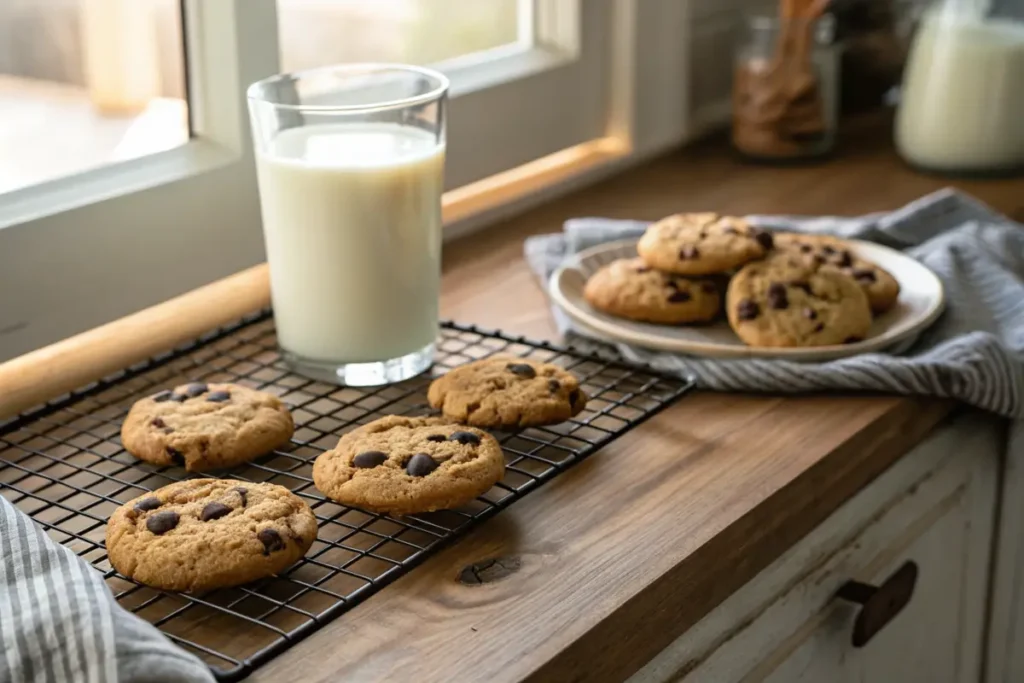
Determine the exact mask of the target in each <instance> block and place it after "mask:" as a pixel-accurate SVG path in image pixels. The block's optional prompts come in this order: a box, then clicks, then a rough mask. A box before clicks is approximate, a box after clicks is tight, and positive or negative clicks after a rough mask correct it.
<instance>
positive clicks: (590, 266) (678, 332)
mask: <svg viewBox="0 0 1024 683" xmlns="http://www.w3.org/2000/svg"><path fill="white" fill-rule="evenodd" d="M850 251H852V252H853V254H854V255H855V256H859V257H861V258H863V259H865V260H868V261H871V262H873V263H875V264H877V265H879V266H881V267H882V268H884V269H885V270H887V271H889V272H890V273H892V276H893V277H894V278H896V280H897V281H898V282H899V283H900V298H899V301H898V302H897V303H896V305H895V306H894V307H893V308H892V310H890V311H888V312H887V313H885V314H884V315H881V316H879V317H877V318H875V321H874V324H872V326H871V331H870V333H869V335H868V338H867V339H865V340H864V341H862V342H857V343H855V344H843V345H841V346H817V347H810V348H784V349H777V348H755V347H751V346H747V345H746V344H744V343H743V342H742V341H740V339H739V337H737V336H736V335H735V334H734V333H733V331H732V330H731V329H730V328H729V324H728V323H727V322H725V321H724V320H723V321H721V322H718V323H714V324H711V325H700V326H698V325H694V326H671V325H653V324H650V323H639V322H634V321H632V320H625V319H623V318H616V317H615V316H611V315H608V314H607V313H602V312H600V311H597V310H595V309H593V308H591V307H590V305H589V304H588V303H587V302H586V300H585V299H584V298H583V286H584V284H585V283H586V281H587V278H588V277H590V276H591V275H592V274H593V273H594V272H595V271H596V270H597V269H598V268H600V267H601V266H603V265H604V264H606V263H609V262H611V261H614V260H615V259H620V258H632V257H634V256H636V240H626V241H621V242H610V243H608V244H602V245H599V246H596V247H593V248H591V249H588V250H586V251H583V252H580V253H579V254H577V255H576V257H575V258H573V259H572V260H571V261H568V262H567V263H565V264H564V265H563V266H562V267H561V268H559V269H558V270H557V271H555V273H554V274H553V275H552V276H551V281H550V283H549V289H550V292H551V297H552V298H553V299H554V300H555V303H557V304H558V306H559V307H561V308H562V310H564V311H565V312H566V313H567V314H568V315H569V316H570V317H571V318H573V320H575V321H576V322H577V323H579V324H580V326H581V327H582V328H584V329H586V330H588V331H590V332H593V333H597V334H598V335H600V336H603V337H606V338H608V339H611V340H615V341H621V342H625V343H627V344H634V345H636V346H642V347H645V348H649V349H660V350H663V351H673V352H676V353H684V354H688V355H692V356H703V357H707V358H785V359H787V360H794V361H824V360H832V359H835V358H842V357H845V356H853V355H856V354H858V353H866V352H869V351H881V350H884V349H889V348H892V347H894V346H895V345H897V344H899V343H900V342H905V341H907V340H909V339H912V338H913V337H915V336H916V335H917V334H918V333H920V332H921V331H922V330H924V329H925V328H926V327H928V326H929V325H931V324H932V323H933V322H935V320H936V318H938V317H939V315H940V314H941V313H942V309H943V306H944V305H945V295H944V294H943V291H942V282H941V281H940V280H939V278H938V277H936V276H935V273H933V272H932V271H930V270H928V268H926V267H925V266H923V265H922V264H921V263H919V262H917V261H915V260H914V259H912V258H910V257H909V256H906V255H904V254H901V253H900V252H898V251H895V250H893V249H889V248H888V247H883V246H881V245H879V244H873V243H871V242H861V241H857V240H851V241H850Z"/></svg>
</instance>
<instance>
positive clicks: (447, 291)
mask: <svg viewBox="0 0 1024 683" xmlns="http://www.w3.org/2000/svg"><path fill="white" fill-rule="evenodd" d="M887 137H888V136H887V135H885V136H881V135H879V130H878V127H877V126H874V127H873V128H867V129H865V130H864V131H862V132H861V133H856V132H855V133H854V134H853V135H852V136H851V137H848V138H847V142H846V144H845V145H844V147H843V148H841V150H840V152H839V155H838V158H837V159H835V160H834V161H831V162H829V163H827V164H824V165H821V166H813V167H796V168H785V169H778V168H767V167H756V166H746V165H740V164H738V163H737V162H735V161H734V160H732V158H731V156H730V155H729V154H728V153H727V151H726V150H725V149H724V148H723V146H722V145H721V144H720V142H715V141H712V142H709V143H706V144H702V145H699V146H697V147H694V148H690V149H686V150H683V151H680V152H678V153H674V154H672V155H669V156H667V157H664V158H661V159H658V160H656V161H654V162H651V163H648V164H645V165H643V166H641V167H638V168H636V169H633V170H632V171H630V172H628V173H625V174H623V175H621V176H619V177H617V178H614V179H611V180H609V181H606V182H604V183H602V184H600V185H598V186H595V187H592V188H589V189H587V190H584V191H580V192H577V193H574V194H572V195H569V196H566V197H564V198H562V199H560V200H558V201H555V202H553V203H551V204H548V205H546V206H543V207H541V208H539V209H536V210H533V211H531V212H529V213H527V214H525V215H523V216H520V217H518V218H515V219H513V220H511V221H508V222H506V223H505V224H502V225H499V226H496V227H494V228H493V229H491V230H488V231H487V232H484V233H481V234H478V235H474V236H471V237H469V238H466V239H463V240H459V241H457V242H455V243H453V244H450V245H446V248H445V261H444V280H443V294H442V313H443V314H444V315H445V316H447V317H452V318H455V319H457V320H460V321H464V322H475V323H479V324H481V325H486V326H490V327H498V328H501V329H503V330H505V331H508V332H513V333H522V334H528V335H531V336H534V337H551V336H553V334H554V329H553V326H552V323H551V319H550V314H549V311H548V309H547V302H546V299H545V297H544V295H543V292H542V290H541V289H540V287H539V286H538V284H537V283H536V282H535V280H534V278H533V276H532V274H531V273H530V272H529V270H528V269H527V267H526V265H525V263H524V262H523V260H522V240H523V238H524V237H525V236H527V235H530V234H535V233H541V232H551V231H555V230H558V229H559V227H560V225H561V223H562V221H564V220H565V219H567V218H570V217H573V216H581V215H591V216H593V215H604V216H611V217H629V218H646V219H655V218H658V217H660V216H663V215H665V214H667V213H670V212H673V211H682V210H717V211H723V212H736V213H819V214H820V213H834V214H843V215H850V214H858V213H864V212H869V211H878V210H884V209H891V208H895V207H897V206H899V205H901V204H903V203H905V202H907V201H909V200H911V199H913V198H915V197H918V196H920V195H922V194H925V193H927V192H930V191H932V190H935V189H938V188H940V187H942V186H944V185H945V184H947V182H946V181H943V180H937V179H934V178H928V177H923V176H920V175H917V174H915V173H913V172H912V171H910V170H908V169H907V168H905V167H904V166H903V165H902V164H901V163H900V162H899V161H898V160H897V159H896V157H895V155H894V154H893V153H892V151H891V149H890V146H889V144H888V142H886V141H885V140H886V139H887ZM955 184H956V185H958V186H960V187H962V188H964V189H967V190H968V191H970V192H972V193H973V194H975V195H976V196H978V197H980V198H982V199H983V200H985V201H988V202H989V203H991V204H993V205H994V206H996V207H997V208H998V209H1000V210H1002V211H1004V212H1007V213H1014V212H1021V211H1022V210H1024V192H1022V190H1024V187H1022V184H1021V181H1020V180H1005V181H996V182H963V183H955ZM247 277H248V278H249V280H250V284H252V283H255V286H256V287H262V288H263V289H262V290H260V291H256V292H250V293H249V294H248V295H247V296H250V297H252V301H254V302H255V301H261V300H265V297H266V290H265V287H266V283H265V275H260V274H259V271H256V272H254V273H249V274H248V275H247ZM218 291H219V290H218ZM204 298H205V297H204V296H203V295H201V294H200V295H197V296H195V297H193V298H191V299H189V300H188V301H187V304H188V305H187V307H184V308H183V307H182V306H180V305H179V306H177V307H174V308H169V309H166V310H165V311H164V312H163V317H162V318H161V317H160V316H158V315H156V314H155V313H152V312H150V315H152V316H154V317H152V318H150V319H148V322H149V323H150V324H157V325H161V323H160V322H159V320H161V319H162V320H165V322H164V323H163V324H162V326H159V327H158V328H157V329H158V330H159V331H160V333H161V334H162V335H166V336H167V339H171V338H173V339H174V340H177V339H178V336H176V335H175V334H172V332H181V331H182V330H183V329H187V328H184V327H177V326H176V325H174V324H171V322H167V321H174V322H176V323H177V324H178V325H183V324H185V323H184V321H185V320H187V319H189V318H190V317H194V316H202V315H210V309H211V308H213V304H210V305H207V304H204V303H203V299H204ZM230 298H231V297H229V299H230ZM241 300H242V299H237V300H236V301H241ZM179 303H180V302H179ZM217 309H218V311H222V312H223V313H224V317H225V318H233V317H237V313H236V312H235V311H234V309H233V308H231V307H230V306H222V305H220V304H218V306H217ZM170 315H173V318H168V317H167V316H170ZM129 320H130V319H129ZM202 320H203V321H204V322H207V321H209V319H208V318H202ZM118 324H127V323H125V321H121V323H118ZM210 324H211V325H212V324H213V323H212V322H210ZM115 329H116V330H118V331H120V332H123V333H125V334H128V335H129V338H130V339H137V338H136V337H133V336H131V335H137V334H138V332H139V328H138V327H137V326H132V325H129V326H128V327H119V328H115ZM89 334H93V333H89ZM145 339H147V340H148V343H151V344H154V345H155V344H157V342H158V341H160V340H159V339H157V338H156V335H155V334H150V335H149V336H147V337H145ZM80 342H81V344H78V345H77V347H76V346H75V345H72V346H65V347H64V349H63V351H62V353H60V354H56V358H57V359H58V362H62V363H64V364H63V365H60V366H59V367H62V368H64V370H63V371H61V372H70V371H71V370H72V369H73V365H74V364H73V363H72V362H71V361H70V359H73V358H76V357H78V358H84V359H86V360H88V361H89V362H91V363H96V362H102V363H104V364H105V365H104V367H105V368H106V367H107V366H108V365H109V364H110V363H111V357H112V356H111V354H110V353H107V354H104V353H103V350H104V349H105V348H108V345H114V346H115V347H116V346H117V345H122V346H125V347H130V348H119V349H117V351H118V352H119V353H122V354H123V353H126V352H127V351H129V350H130V351H131V352H132V353H135V352H136V351H137V349H136V348H135V345H134V344H129V343H127V342H126V341H125V338H124V337H121V336H118V337H117V338H108V339H104V338H103V335H101V334H98V333H97V334H96V335H95V336H92V337H88V338H87V339H83V340H80ZM86 342H87V343H86ZM75 348H77V351H76V350H75ZM146 348H147V349H149V348H150V347H149V346H147V347H146ZM39 353H43V352H39ZM78 353H81V354H89V353H93V354H95V355H94V356H89V355H84V356H76V354H78ZM149 353H151V351H148V350H147V351H146V355H148V354H149ZM51 357H53V356H49V355H47V354H45V353H43V355H41V356H39V357H38V360H39V361H41V362H42V363H43V364H39V363H37V364H36V365H37V367H35V368H33V367H32V364H31V363H25V361H24V359H19V360H21V364H20V365H16V366H14V367H15V370H16V372H14V374H13V375H12V374H11V370H10V365H11V364H10V363H8V364H7V365H5V366H0V386H3V383H2V382H3V380H4V379H10V378H11V377H14V378H15V379H16V380H19V381H22V382H24V380H25V378H31V377H32V376H33V372H35V373H39V376H40V377H41V378H43V379H45V377H46V376H48V375H52V374H53V373H52V372H50V371H48V370H47V369H46V366H45V361H46V360H47V359H48V358H51ZM60 359H64V360H63V361H61V360H60ZM12 362H13V363H18V362H19V361H12ZM122 365H123V363H122ZM82 372H84V370H83V371H82ZM5 373H6V374H5ZM79 376H80V375H76V377H79ZM950 408H951V406H950V404H948V403H945V402H939V401H934V400H924V399H909V398H894V397H881V396H866V395H861V396H836V395H830V396H807V397H793V398H781V397H772V396H741V395H715V394H697V395H694V396H692V397H688V398H685V399H684V400H682V401H681V402H680V403H678V404H677V405H675V406H673V407H671V408H669V409H668V410H666V411H665V412H663V413H661V414H660V415H658V416H657V417H656V418H654V419H653V420H651V421H650V422H648V423H646V424H645V425H643V426H642V427H640V428H638V429H637V430H634V431H633V432H631V433H630V434H628V435H626V436H625V437H623V438H621V439H620V440H618V441H616V442H615V443H613V444H611V445H609V446H608V447H606V448H604V449H602V450H601V451H600V452H598V453H596V454H595V455H593V456H592V457H590V458H589V459H588V460H586V461H584V462H583V463H582V464H580V465H579V466H577V467H575V468H573V469H572V470H570V471H569V472H567V473H565V474H563V475H561V476H559V477H557V478H556V479H555V480H554V481H552V482H551V483H549V484H547V485H545V486H544V487H542V488H541V489H539V490H538V491H536V492H534V493H531V494H530V495H529V496H527V497H526V498H525V499H524V500H522V501H519V502H517V503H516V504H515V505H514V506H512V507H511V508H510V509H509V510H506V511H504V512H502V513H501V514H500V515H498V516H497V517H495V518H494V519H492V520H490V521H488V522H487V523H485V524H483V525H481V526H480V527H479V528H477V529H476V530H474V531H473V532H471V533H470V534H469V535H468V536H467V537H466V538H465V539H463V540H462V541H460V542H459V543H457V544H455V545H454V546H452V547H450V548H448V549H447V550H445V551H443V552H441V553H439V554H438V555H437V556H435V557H434V558H432V559H431V560H429V561H427V562H426V563H425V564H424V565H422V566H421V567H419V568H417V569H416V570H415V571H413V572H411V573H410V574H409V575H408V576H406V577H403V578H402V579H400V580H398V581H397V582H395V583H394V584H392V585H391V586H389V587H388V588H386V589H384V590H383V591H382V592H381V593H380V594H378V595H376V596H374V597H373V598H371V599H370V600H368V601H367V602H365V603H364V604H362V605H360V606H358V607H356V608H355V609H353V610H352V611H351V612H349V613H347V614H346V615H344V616H342V617H341V618H339V619H337V620H335V621H334V622H332V623H330V624H328V625H326V626H325V627H324V628H323V629H321V630H320V631H319V632H317V633H315V634H313V635H312V636H310V637H309V638H307V639H306V640H305V641H303V642H301V643H300V644H298V645H297V646H296V647H294V648H293V649H291V650H289V651H288V652H286V653H284V654H283V655H281V656H279V657H277V658H276V659H275V660H273V661H272V662H271V663H269V664H268V665H266V666H264V667H263V668H261V669H259V670H258V671H257V672H255V673H254V674H253V675H252V677H251V678H250V680H254V681H280V680H304V681H336V680H345V681H407V680H408V681H418V682H427V681H446V682H447V681H467V680H473V681H476V680H485V681H488V682H489V683H497V682H500V681H521V680H531V681H619V680H622V679H624V678H625V677H627V676H628V675H629V674H631V673H632V672H634V671H636V670H637V669H638V668H639V667H640V666H641V665H642V664H643V663H644V662H646V661H647V660H648V659H649V658H650V657H651V656H653V655H654V654H655V653H656V652H658V651H659V650H660V649H662V648H663V647H664V646H666V645H667V644H668V643H669V642H671V641H672V640H673V639H674V638H675V637H677V636H678V635H679V634H681V633H682V632H684V631H685V630H686V629H687V628H688V627H689V626H690V625H692V624H694V623H696V622H697V621H698V620H699V619H700V618H701V617H702V616H703V615H704V614H706V613H707V612H708V611H709V610H710V609H712V608H713V607H714V606H715V605H717V604H718V603H720V602H721V601H722V600H723V599H724V598H725V597H726V596H727V595H729V594H730V593H731V592H733V591H734V590H736V589H737V588H738V587H739V586H741V585H743V583H745V582H746V581H747V580H749V579H750V578H751V577H753V576H754V575H756V574H757V572H758V571H760V570H761V569H763V568H764V567H765V566H767V565H768V564H769V563H770V562H772V561H773V560H774V559H775V558H777V557H778V556H779V555H780V554H781V553H782V552H783V551H784V550H786V549H787V548H788V547H789V546H791V545H792V544H793V543H794V542H795V541H796V540H798V539H799V538H801V537H802V536H803V535H804V534H806V533H807V532H808V531H809V530H810V529H812V528H814V527H815V526H816V525H817V524H819V523H820V522H821V521H822V520H823V519H825V517H827V516H828V514H830V513H831V512H832V511H833V510H835V508H836V507H838V506H839V505H840V504H841V503H842V502H843V501H845V500H846V499H848V498H849V497H850V496H851V495H853V493H855V492H856V491H857V490H859V489H860V488H862V487H863V486H864V485H865V484H867V483H868V482H869V481H871V479H872V478H873V477H875V476H876V475H877V474H878V473H880V472H881V471H883V470H884V469H885V468H886V467H887V466H888V465H889V464H891V463H892V462H894V461H895V460H896V459H898V458H899V457H900V456H901V455H902V454H903V453H904V452H906V450H907V449H908V448H909V447H910V446H912V445H913V444H915V443H916V442H917V441H919V440H920V439H921V438H922V436H923V435H924V434H926V433H927V432H928V431H930V430H931V429H932V428H933V427H934V425H935V424H936V423H937V422H939V421H940V420H941V419H942V418H943V416H944V415H946V414H947V413H948V411H949V410H950ZM494 559H499V560H501V562H500V565H491V563H490V561H491V560H494ZM475 563H476V564H478V565H479V566H491V567H492V571H493V567H494V566H499V567H500V568H502V569H501V571H497V572H496V574H502V575H503V576H502V578H500V580H496V581H493V582H488V583H483V584H476V585H467V584H466V583H462V582H460V581H459V580H458V579H459V577H460V575H463V576H465V575H466V574H464V569H465V568H466V567H467V566H469V565H472V564H475ZM469 573H470V574H472V572H469ZM492 575H493V574H492ZM204 627H205V626H204V625H203V624H196V629H197V630H201V629H203V628H204ZM210 628H212V627H210ZM232 636H233V637H237V638H246V637H247V636H246V634H245V633H238V634H232Z"/></svg>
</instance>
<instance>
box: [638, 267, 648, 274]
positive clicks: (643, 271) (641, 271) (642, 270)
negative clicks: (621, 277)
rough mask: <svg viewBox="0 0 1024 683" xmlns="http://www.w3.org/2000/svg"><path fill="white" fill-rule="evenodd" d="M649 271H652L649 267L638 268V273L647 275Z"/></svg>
mask: <svg viewBox="0 0 1024 683" xmlns="http://www.w3.org/2000/svg"><path fill="white" fill-rule="evenodd" d="M649 270H650V268H649V267H647V266H637V267H636V272H638V273H646V272H648V271H649Z"/></svg>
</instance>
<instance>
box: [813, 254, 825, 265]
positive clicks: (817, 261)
mask: <svg viewBox="0 0 1024 683" xmlns="http://www.w3.org/2000/svg"><path fill="white" fill-rule="evenodd" d="M811 261H812V262H813V263H814V265H816V266H821V265H824V264H825V259H824V258H822V257H821V255H819V254H815V255H814V258H812V259H811Z"/></svg>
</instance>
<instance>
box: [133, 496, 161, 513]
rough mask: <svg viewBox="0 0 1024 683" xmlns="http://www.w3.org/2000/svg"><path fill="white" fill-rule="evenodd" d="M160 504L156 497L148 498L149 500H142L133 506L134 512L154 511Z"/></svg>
mask: <svg viewBox="0 0 1024 683" xmlns="http://www.w3.org/2000/svg"><path fill="white" fill-rule="evenodd" d="M161 505H162V503H161V502H160V499H159V498H157V497H156V496H150V497H149V498H143V499H142V500H140V501H139V502H138V503H136V504H135V508H134V509H135V511H136V512H146V511H147V510H156V509H157V508H158V507H160V506H161Z"/></svg>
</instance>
